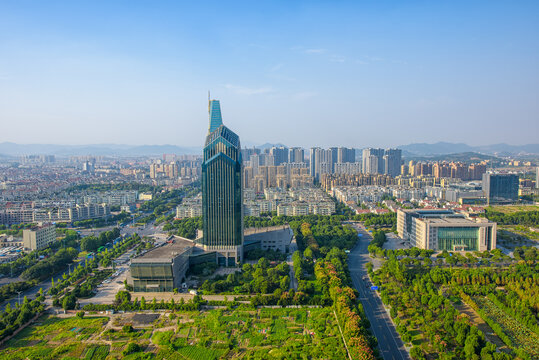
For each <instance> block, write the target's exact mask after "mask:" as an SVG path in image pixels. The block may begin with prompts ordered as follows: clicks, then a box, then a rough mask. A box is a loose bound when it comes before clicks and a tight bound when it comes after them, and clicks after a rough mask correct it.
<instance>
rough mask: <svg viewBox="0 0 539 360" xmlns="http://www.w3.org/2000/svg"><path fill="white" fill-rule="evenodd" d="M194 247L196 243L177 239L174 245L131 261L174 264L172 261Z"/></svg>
mask: <svg viewBox="0 0 539 360" xmlns="http://www.w3.org/2000/svg"><path fill="white" fill-rule="evenodd" d="M193 246H195V243H194V242H192V241H189V240H183V239H180V238H178V237H175V238H174V242H173V243H172V244H165V245H163V246H160V247H158V248H155V249H152V250H150V251H148V252H147V253H146V254H144V255H142V256H139V257H138V258H135V259H133V260H131V263H149V262H172V259H174V258H175V257H176V256H178V255H180V254H182V253H184V252H185V251H187V250H189V249H190V248H192V247H193Z"/></svg>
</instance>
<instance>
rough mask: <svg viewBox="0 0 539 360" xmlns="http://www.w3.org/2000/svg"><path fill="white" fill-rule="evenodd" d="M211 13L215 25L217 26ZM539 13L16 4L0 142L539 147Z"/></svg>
mask: <svg viewBox="0 0 539 360" xmlns="http://www.w3.org/2000/svg"><path fill="white" fill-rule="evenodd" d="M208 9H212V11H208ZM538 12H539V3H536V2H531V1H530V2H521V3H519V6H514V4H512V3H509V2H502V1H488V2H487V1H479V2H474V3H473V4H472V3H469V2H464V1H457V2H450V3H440V2H425V1H412V2H406V3H401V2H397V1H386V2H382V3H380V2H376V3H367V4H357V3H356V2H353V1H344V2H339V3H335V2H297V3H289V2H284V1H283V2H275V3H272V4H261V3H256V4H252V3H248V2H245V3H242V2H235V3H221V2H215V3H211V4H209V3H207V2H206V3H203V4H193V3H189V4H178V3H176V2H166V1H164V2H159V3H151V5H148V3H143V2H136V1H133V2H114V3H111V2H105V1H95V2H91V3H78V2H68V1H51V2H46V3H42V2H38V1H4V2H2V3H1V4H0V51H1V52H2V57H1V58H0V122H1V125H2V131H1V133H0V142H14V143H19V144H58V145H92V144H127V145H160V144H163V145H165V144H170V145H177V146H185V147H200V146H202V144H203V142H204V138H205V135H206V132H207V126H208V116H207V115H208V114H207V96H208V94H207V92H208V90H210V91H211V97H212V98H216V99H220V100H221V106H222V114H223V121H224V123H225V125H227V126H229V127H230V128H231V129H233V130H234V131H235V132H236V133H237V134H238V135H239V136H240V138H241V140H242V143H256V144H263V143H266V142H270V143H278V142H279V143H283V144H286V145H289V146H303V147H310V146H312V145H317V146H321V147H329V146H337V145H339V146H348V147H368V146H374V147H391V146H398V145H404V144H411V143H429V144H432V143H436V142H438V141H445V142H455V143H466V144H468V145H471V146H483V145H490V144H498V143H507V144H512V145H524V144H531V143H537V142H538V141H537V140H536V139H537V134H538V133H539V121H537V114H538V110H539V102H537V98H538V95H539V67H537V64H538V63H539V46H538V45H539V22H538V21H537V16H536V14H537V13H538Z"/></svg>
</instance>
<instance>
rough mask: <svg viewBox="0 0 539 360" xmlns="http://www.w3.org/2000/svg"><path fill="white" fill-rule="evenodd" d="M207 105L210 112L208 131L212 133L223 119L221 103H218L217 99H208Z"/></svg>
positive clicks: (221, 123)
mask: <svg viewBox="0 0 539 360" xmlns="http://www.w3.org/2000/svg"><path fill="white" fill-rule="evenodd" d="M208 107H209V109H208V111H209V112H210V128H209V133H212V132H214V131H215V130H216V129H217V128H218V127H219V126H221V125H223V119H222V117H221V105H220V104H219V100H210V103H209V104H208Z"/></svg>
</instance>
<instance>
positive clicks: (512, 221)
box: [485, 208, 539, 226]
mask: <svg viewBox="0 0 539 360" xmlns="http://www.w3.org/2000/svg"><path fill="white" fill-rule="evenodd" d="M485 211H486V214H485V215H486V217H487V218H488V219H489V220H491V221H495V222H496V223H498V224H500V225H527V226H539V211H517V212H514V213H510V214H505V213H502V212H498V211H494V210H491V209H488V208H487V209H486V210H485Z"/></svg>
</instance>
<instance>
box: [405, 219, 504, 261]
mask: <svg viewBox="0 0 539 360" xmlns="http://www.w3.org/2000/svg"><path fill="white" fill-rule="evenodd" d="M397 232H398V234H399V236H400V237H402V238H403V239H404V240H408V241H410V244H411V245H412V246H415V247H418V248H420V249H429V250H435V251H443V250H447V251H485V250H493V249H495V248H496V223H494V222H491V221H489V220H487V219H485V218H469V217H466V216H465V215H463V214H457V213H455V212H454V211H452V210H439V209H438V210H421V209H413V210H402V209H399V210H398V211H397Z"/></svg>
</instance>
